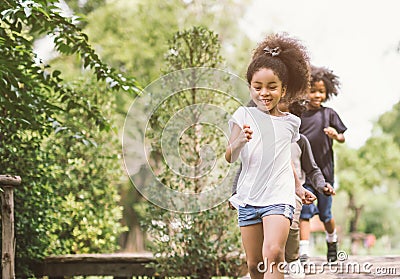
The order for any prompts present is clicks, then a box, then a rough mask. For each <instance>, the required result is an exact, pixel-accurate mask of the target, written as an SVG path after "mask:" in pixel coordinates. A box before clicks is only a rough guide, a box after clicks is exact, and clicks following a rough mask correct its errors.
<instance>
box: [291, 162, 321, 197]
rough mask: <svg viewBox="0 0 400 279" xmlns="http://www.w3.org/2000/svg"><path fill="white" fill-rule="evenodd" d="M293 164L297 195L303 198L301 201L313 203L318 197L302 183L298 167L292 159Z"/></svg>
mask: <svg viewBox="0 0 400 279" xmlns="http://www.w3.org/2000/svg"><path fill="white" fill-rule="evenodd" d="M291 165H292V170H293V176H294V185H295V192H296V195H297V196H298V197H299V198H300V199H301V202H302V203H303V204H312V203H313V201H315V200H316V199H317V197H316V196H315V195H314V194H313V193H311V192H310V191H308V190H307V189H306V188H304V187H303V186H302V185H301V181H300V179H299V177H298V176H297V173H296V168H295V167H294V164H293V161H291Z"/></svg>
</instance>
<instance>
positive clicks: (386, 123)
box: [377, 102, 400, 146]
mask: <svg viewBox="0 0 400 279" xmlns="http://www.w3.org/2000/svg"><path fill="white" fill-rule="evenodd" d="M377 124H378V125H379V127H381V128H382V130H383V132H384V133H386V134H390V135H392V136H393V139H394V142H395V143H396V144H397V145H398V146H400V102H398V103H396V104H395V105H394V106H393V108H392V109H391V110H390V111H388V112H386V113H384V114H383V115H382V116H381V117H379V119H378V123H377Z"/></svg>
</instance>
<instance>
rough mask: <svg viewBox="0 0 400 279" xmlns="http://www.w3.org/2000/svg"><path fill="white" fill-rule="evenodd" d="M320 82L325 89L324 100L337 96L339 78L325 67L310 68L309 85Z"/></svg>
mask: <svg viewBox="0 0 400 279" xmlns="http://www.w3.org/2000/svg"><path fill="white" fill-rule="evenodd" d="M318 81H322V82H323V83H324V85H325V89H326V100H329V99H330V98H331V97H332V95H335V96H336V95H337V94H339V89H340V81H339V77H338V76H337V75H335V74H334V73H333V72H332V71H331V70H329V69H328V68H326V67H316V66H313V65H312V66H311V85H312V84H314V83H315V82H318Z"/></svg>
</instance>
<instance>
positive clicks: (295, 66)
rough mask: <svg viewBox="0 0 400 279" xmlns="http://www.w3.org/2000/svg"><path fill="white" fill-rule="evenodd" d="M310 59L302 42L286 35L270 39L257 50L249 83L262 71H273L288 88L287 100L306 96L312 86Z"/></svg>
mask: <svg viewBox="0 0 400 279" xmlns="http://www.w3.org/2000/svg"><path fill="white" fill-rule="evenodd" d="M309 60H310V59H309V55H308V52H307V50H306V48H305V46H304V45H302V44H301V43H300V41H299V40H297V39H295V38H291V37H289V36H288V35H287V34H286V33H282V34H271V35H268V36H267V37H266V38H265V39H264V40H263V41H262V42H261V43H259V44H258V46H257V48H256V49H255V50H254V53H253V56H252V61H251V62H250V64H249V66H248V68H247V76H246V77H247V81H248V83H249V84H250V83H251V79H252V77H253V75H254V74H255V73H256V72H257V71H259V70H260V69H262V68H267V69H271V70H272V71H273V72H274V73H275V74H276V75H277V76H278V77H279V79H280V80H281V81H282V86H283V87H286V96H285V97H286V98H288V99H292V98H295V97H296V96H297V95H299V94H303V93H304V92H305V91H306V90H307V89H308V88H309V86H310V64H309Z"/></svg>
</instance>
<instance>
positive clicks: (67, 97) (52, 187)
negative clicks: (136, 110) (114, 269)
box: [0, 0, 140, 277]
mask: <svg viewBox="0 0 400 279" xmlns="http://www.w3.org/2000/svg"><path fill="white" fill-rule="evenodd" d="M56 2H57V1H52V0H50V1H45V0H36V1H8V0H6V1H1V3H0V10H1V11H2V12H1V22H0V65H1V66H0V139H1V145H0V169H1V170H2V172H3V173H7V174H15V175H19V176H21V177H22V180H23V182H22V185H21V187H20V188H18V191H16V194H15V200H16V202H15V221H16V224H15V226H16V238H17V239H18V241H17V243H16V245H17V248H16V251H17V255H16V261H17V265H16V268H17V276H18V277H24V276H28V275H29V274H30V270H31V269H32V267H34V263H35V261H37V260H40V259H41V258H43V257H44V256H45V255H46V254H47V253H49V252H57V251H64V252H65V251H69V252H71V251H72V250H73V249H72V246H73V245H74V244H77V247H76V249H75V250H74V251H75V252H79V251H84V250H83V249H82V247H81V246H80V245H81V244H82V243H84V241H85V240H87V239H81V240H82V241H81V242H80V240H79V239H77V240H75V242H74V240H73V241H72V242H70V243H69V244H67V245H65V246H64V247H62V248H61V249H60V247H57V249H54V247H52V245H53V244H54V243H53V240H54V239H56V238H57V237H55V234H56V233H58V232H60V227H62V226H64V228H66V229H68V230H71V229H72V228H71V227H69V226H68V225H67V226H65V224H62V222H63V221H64V220H66V219H62V220H60V219H58V217H57V216H58V215H57V214H58V213H59V212H62V211H64V212H65V210H66V209H67V208H68V206H70V205H71V204H64V206H61V205H60V204H61V203H63V202H65V201H66V200H69V201H73V198H75V197H74V196H73V195H74V194H78V195H79V194H82V191H76V188H75V187H71V188H70V191H71V192H72V195H71V194H70V196H68V197H67V198H66V197H65V196H63V195H60V196H59V194H61V192H59V191H60V190H62V189H63V188H62V187H61V185H62V184H64V183H67V180H65V172H64V171H65V168H66V167H67V166H68V165H69V164H70V163H71V161H69V160H73V156H72V155H71V154H65V157H64V159H67V160H66V161H64V162H62V163H60V162H59V161H57V160H58V159H60V158H57V157H56V156H57V151H60V149H61V148H64V146H63V144H64V143H66V142H67V141H68V142H69V143H70V146H72V145H74V144H77V143H82V144H84V145H85V146H86V145H88V146H89V145H92V146H94V145H95V140H100V137H97V136H96V135H93V134H92V133H89V132H88V127H91V128H94V129H95V130H96V131H98V133H99V134H101V133H103V132H104V131H109V130H110V128H111V125H110V123H108V120H107V119H106V118H105V117H104V114H103V113H102V112H101V111H100V109H99V107H100V106H102V105H103V104H101V103H100V102H96V101H95V100H94V99H92V97H94V95H93V96H90V97H89V98H87V97H86V96H83V95H82V94H81V92H80V91H79V90H80V89H82V88H78V87H74V86H73V85H69V84H67V83H65V82H64V81H63V80H62V78H61V76H62V74H61V71H59V70H51V69H52V68H51V67H50V66H49V65H46V64H44V63H43V62H42V61H40V60H39V59H37V57H36V55H35V53H34V52H33V41H34V37H36V36H40V35H43V34H48V35H51V36H52V37H53V39H54V43H55V46H56V49H57V50H58V51H59V52H60V53H62V54H67V55H70V54H79V55H80V58H81V59H82V63H83V65H84V67H85V68H90V69H92V70H93V72H94V75H95V76H96V78H97V80H98V81H99V82H104V83H106V84H107V85H108V88H109V89H110V90H113V91H114V92H117V91H125V92H129V94H131V95H136V94H137V93H138V92H139V90H140V88H139V86H138V84H137V82H136V81H135V80H134V79H133V78H128V77H124V76H123V75H122V74H121V73H118V72H117V71H116V70H115V69H113V68H110V67H109V66H108V65H107V64H105V63H104V62H103V61H102V60H101V59H100V58H99V57H98V55H97V54H96V53H95V51H94V49H93V48H92V47H91V45H90V44H89V43H88V37H87V36H86V34H85V33H83V32H82V31H81V29H80V28H79V27H78V26H77V24H76V22H77V20H78V19H77V18H76V17H71V18H69V17H64V16H62V15H61V14H60V12H59V10H58V8H57V7H55V6H54V4H55V3H56ZM78 116H80V117H78ZM71 119H75V121H68V120H71ZM92 132H93V131H92ZM52 140H54V141H53V142H52ZM52 148H54V149H57V151H55V150H53V149H52ZM81 148H82V149H84V147H83V145H82V146H81ZM76 149H79V147H78V146H76ZM104 150H105V148H102V151H104ZM97 151H99V150H97ZM59 154H60V153H59ZM74 159H76V160H77V161H80V162H82V158H78V157H74ZM112 160H114V163H115V159H112ZM112 160H110V161H112ZM106 161H107V160H103V162H102V164H103V163H104V164H110V161H108V163H106ZM74 164H75V165H76V162H74ZM74 164H73V165H74ZM97 166H98V165H97ZM81 167H83V169H84V166H82V165H81ZM71 169H74V168H73V167H72V168H71ZM77 169H80V168H79V167H76V168H75V170H77ZM95 169H96V167H95V166H91V167H88V168H87V169H86V170H88V171H93V170H95ZM71 178H74V177H73V176H72V177H71ZM76 178H77V177H76ZM87 178H88V179H87V180H85V181H81V182H83V183H85V184H86V185H88V184H87V183H89V182H90V175H89V176H87ZM99 178H100V177H99ZM97 181H98V180H97ZM75 182H76V181H75ZM92 182H93V181H92ZM102 183H104V181H102ZM70 185H72V184H70ZM89 185H90V184H89ZM78 186H79V187H83V186H84V184H79V185H78ZM97 186H99V185H98V184H97ZM108 186H109V185H108ZM79 187H78V188H79ZM100 189H101V190H102V191H104V195H100V196H99V195H94V196H95V197H101V199H99V200H96V202H97V203H98V204H101V203H102V202H107V203H108V206H109V208H108V209H107V210H109V211H110V212H114V213H115V214H116V215H118V214H117V213H118V211H120V208H119V206H118V205H117V201H116V199H117V195H116V192H115V190H114V191H111V192H109V190H107V189H106V188H104V187H103V188H101V187H100V188H96V187H93V190H100ZM111 189H112V188H111ZM74 191H75V192H74ZM64 194H66V193H65V192H64ZM107 194H109V196H108V195H107ZM104 196H106V198H105V197H104ZM63 198H66V200H63ZM84 198H85V197H84ZM75 204H79V202H76V203H75ZM86 205H87V203H86ZM100 208H101V207H99V209H100ZM103 209H105V208H103ZM70 210H71V208H70ZM78 210H80V208H77V207H76V208H75V209H74V212H77V211H78ZM83 212H84V211H82V213H83ZM97 213H99V211H97ZM97 217H99V219H97ZM97 217H96V218H91V219H90V222H94V221H96V222H103V221H104V224H105V225H111V224H113V225H115V226H116V227H115V230H114V231H112V230H108V231H107V230H106V231H105V234H104V235H96V237H98V238H99V240H100V239H102V238H103V239H105V240H106V241H109V243H105V244H104V243H103V244H101V243H99V242H98V243H91V244H90V243H89V244H88V245H87V246H86V247H88V248H89V249H93V248H94V247H95V246H97V247H100V248H104V247H108V248H107V249H113V248H115V247H116V235H117V234H119V231H120V227H119V225H118V224H116V223H113V221H115V219H114V216H109V215H108V216H101V215H99V216H97ZM70 220H71V219H70ZM90 222H89V223H90ZM57 225H60V227H59V226H57ZM70 225H72V226H74V225H76V224H75V223H73V224H72V223H71V224H70ZM98 227H99V228H101V226H98ZM61 231H62V230H61ZM81 231H82V230H81ZM64 232H65V230H64ZM53 233H54V234H53ZM92 237H93V236H92ZM60 238H61V239H63V236H60ZM66 238H68V237H65V239H66ZM69 240H71V238H69ZM66 242H68V241H67V240H66ZM66 242H64V244H65V243H66ZM84 245H85V244H84ZM64 248H65V249H64Z"/></svg>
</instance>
